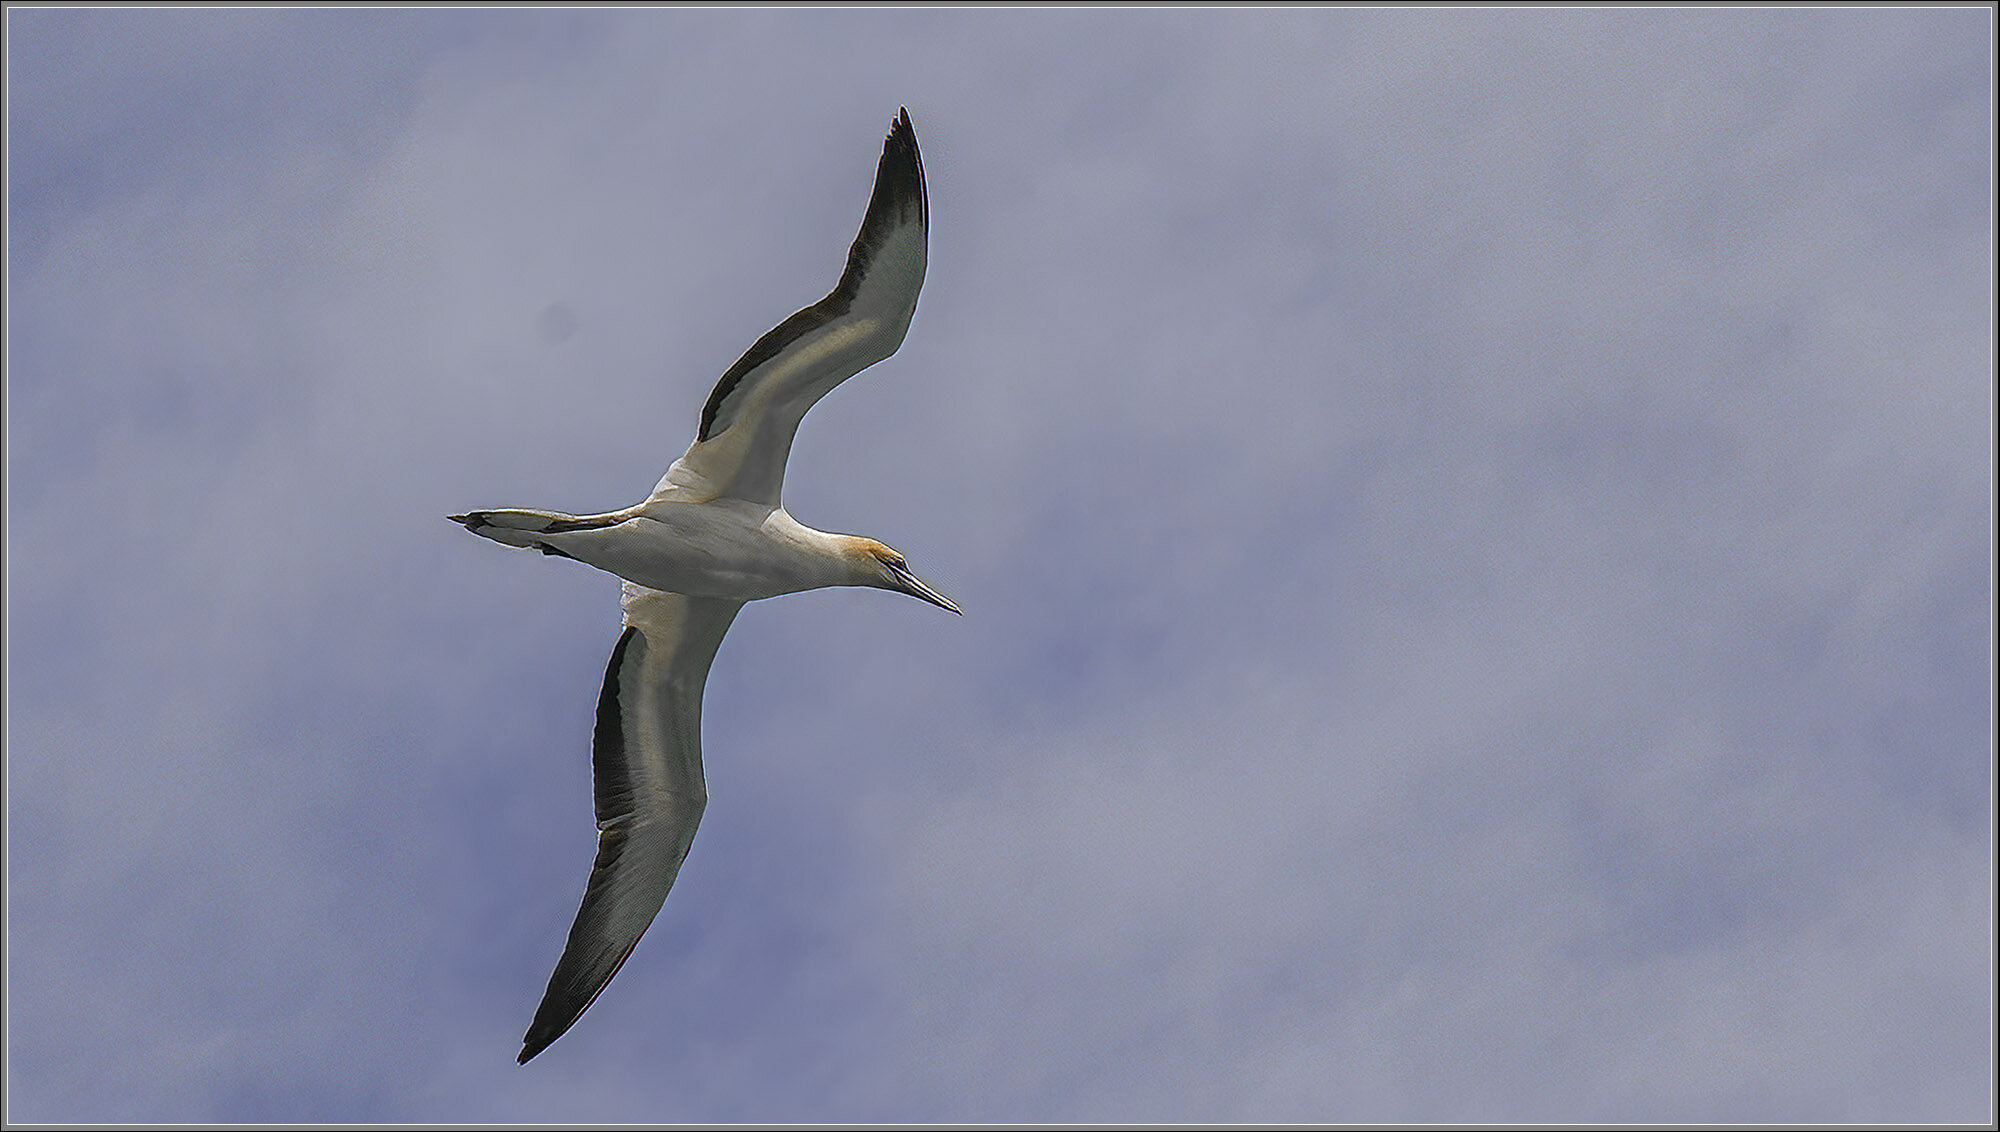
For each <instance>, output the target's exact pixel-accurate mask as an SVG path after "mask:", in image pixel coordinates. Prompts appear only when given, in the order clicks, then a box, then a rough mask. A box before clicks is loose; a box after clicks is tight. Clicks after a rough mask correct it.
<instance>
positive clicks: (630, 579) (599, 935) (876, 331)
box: [448, 109, 959, 1064]
mask: <svg viewBox="0 0 2000 1132" xmlns="http://www.w3.org/2000/svg"><path fill="white" fill-rule="evenodd" d="M929 214H930V208H929V203H928V201H927V200H926V198H925V193H924V167H923V162H922V160H921V159H920V158H919V156H918V154H917V136H916V132H915V131H914V130H913V129H912V128H911V127H910V114H909V111H908V110H907V109H905V110H901V111H899V112H898V113H897V115H896V120H895V121H894V122H893V123H892V124H891V125H890V128H889V136H888V138H887V140H886V141H885V142H884V143H883V146H882V160H881V162H880V164H879V165H877V167H876V170H875V189H874V192H873V193H872V194H871V195H870V196H869V198H868V211H867V213H866V214H865V215H864V216H863V217H862V219H861V232H860V234H859V235H857V236H856V237H855V238H854V245H853V247H852V248H850V249H849V250H848V253H847V268H846V270H845V271H843V272H841V275H840V282H839V283H837V284H835V286H834V288H833V290H832V291H831V292H830V293H829V294H828V295H827V296H826V297H825V298H823V299H821V300H820V301H818V302H816V303H814V304H812V305H811V306H809V307H806V308H805V309H804V310H801V311H799V312H798V313H796V314H794V315H792V316H791V317H790V318H787V319H786V320H785V321H783V322H781V323H779V324H778V325H777V327H776V328H775V329H773V330H771V331H770V332H769V333H767V334H765V335H764V336H763V337H762V338H759V339H757V341H756V342H755V343H754V344H752V345H751V347H750V349H749V350H748V351H747V352H746V353H744V355H743V356H742V357H741V358H738V359H737V361H736V364H735V365H732V366H730V367H729V368H728V369H727V370H726V371H724V372H723V374H722V378H721V379H720V380H719V381H717V382H716V383H715V389H714V391H713V392H711V393H710V394H709V396H708V401H707V403H706V404H705V405H704V406H703V407H702V410H701V423H700V427H699V428H698V429H697V430H696V432H695V438H694V443H693V444H691V445H689V446H688V450H687V452H686V453H685V454H683V455H682V456H681V458H680V459H678V460H676V461H674V463H673V466H672V467H670V468H668V469H667V474H666V475H665V476H664V477H662V478H661V480H660V482H659V484H658V485H657V486H655V487H654V488H653V493H652V494H651V495H649V496H647V497H646V500H645V501H644V502H642V503H639V504H637V505H635V506H632V507H627V508H625V509H624V510H622V511H610V512H606V513H604V514H601V515H566V514H563V513H562V512H559V511H529V510H519V509H510V510H496V511H469V512H467V513H465V514H463V515H451V516H448V518H450V519H451V521H452V522H454V523H462V524H464V525H465V528H466V529H467V530H469V531H471V532H472V533H473V534H476V535H481V536H483V537H486V538H489V539H492V540H493V541H495V542H498V543H502V544H504V545H507V546H513V547H521V548H524V549H528V550H539V551H541V552H542V553H543V554H552V555H558V556H560V557H563V558H573V559H575V560H577V561H578V562H582V563H584V564H586V565H589V566H595V567H597V568H598V569H600V570H604V571H607V572H609V573H612V574H616V575H617V576H618V577H620V578H622V579H624V587H623V588H624V594H623V606H624V611H625V627H624V631H623V632H622V633H621V634H620V635H619V637H618V643H617V645H616V646H614V647H613V648H612V650H611V663H610V665H609V666H608V667H607V668H606V669H605V673H604V689H603V691H602V692H601V693H600V694H599V696H598V701H597V724H596V731H595V734H594V736H593V738H592V744H591V778H592V789H593V793H594V795H595V801H596V809H597V860H596V863H595V864H594V865H593V866H592V867H591V870H590V882H589V884H588V885H587V886H586V887H585V889H584V893H583V906H582V907H581V908H580V909H578V911H577V914H576V922H575V923H574V924H573V925H572V926H571V927H570V932H569V941H568V943H567V944H565V945H564V947H563V952H562V957H561V958H560V959H559V960H557V962H556V968H555V973H554V974H552V975H551V976H550V977H549V985H548V990H547V991H546V992H545V993H544V994H543V996H542V1002H541V1006H540V1007H538V1008H537V1009H536V1011H535V1017H534V1021H533V1023H532V1024H531V1025H530V1026H529V1027H528V1032H527V1035H526V1037H525V1038H524V1039H523V1041H522V1046H521V1055H520V1058H519V1060H520V1062H521V1063H522V1064H525V1063H526V1062H527V1061H528V1059H529V1058H531V1057H534V1056H535V1055H536V1054H538V1053H540V1052H541V1051H542V1050H544V1049H546V1048H547V1047H548V1045H549V1043H550V1042H553V1041H555V1040H556V1039H557V1038H559V1037H561V1036H562V1035H563V1033H564V1032H565V1031H567V1030H568V1029H569V1028H570V1026H571V1025H572V1024H574V1023H575V1022H576V1020H577V1018H578V1017H580V1016H581V1015H582V1014H583V1012H584V1010H585V1009H586V1008H588V1007H589V1006H590V1004H591V1002H592V1001H594V1000H595V999H596V998H597V995H598V993H599V992H601V991H602V990H603V989H604V986H605V984H606V983H608V982H610V981H611V977H612V976H613V975H615V974H617V973H618V968H619V967H620V965H622V964H623V963H624V962H625V959H626V957H627V956H629V955H630V954H631V953H632V948H633V946H634V945H635V944H637V943H638V942H639V937H640V936H641V935H642V934H644V932H645V930H646V928H647V926H648V925H650V924H651V923H652V922H653V917H654V915H655V914H657V913H658V912H659V910H660V906H661V905H662V904H663V903H665V901H666V899H667V892H668V890H669V889H671V888H672V887H673V885H674V878H675V877H676V876H677V875H678V874H679V873H680V868H681V862H682V860H684V859H685V858H686V856H687V851H688V846H689V844H690V843H691V842H692V841H693V840H694V831H695V826H696V825H697V824H699V823H700V821H701V813H702V809H703V807H704V806H705V805H706V804H707V800H708V792H707V789H706V787H705V786H704V784H703V778H702V770H701V696H702V687H703V685H704V684H705V683H706V682H707V680H708V669H709V664H710V662H712V661H713V660H714V659H715V650H716V648H717V647H718V646H720V645H721V644H722V635H723V634H724V633H726V632H727V631H728V630H729V623H730V622H731V621H732V620H734V619H735V617H736V611H737V610H739V609H741V608H742V607H743V603H744V602H747V601H754V600H756V599H758V598H765V597H773V596H776V595H778V594H784V593H795V592H797V591H800V590H810V589H817V588H819V587H822V586H874V587H876V588H878V589H885V590H895V591H896V592H898V593H905V594H909V595H911V596H912V597H918V598H922V599H923V600H925V601H927V602H930V603H931V604H933V605H937V606H941V607H942V608H945V609H948V610H950V611H952V612H953V613H958V612H959V608H958V606H957V605H955V604H953V603H952V601H951V599H950V598H948V597H946V596H944V595H943V594H941V593H939V592H938V591H937V590H935V589H933V588H932V587H931V586H930V585H929V584H928V583H926V582H924V581H922V580H921V579H919V578H918V577H917V576H916V575H915V574H913V573H911V572H910V567H909V563H908V562H907V561H905V560H904V558H903V556H902V555H901V554H898V553H897V552H896V551H894V550H891V549H890V548H889V547H887V546H885V545H883V544H882V543H879V542H877V541H875V540H874V539H871V538H861V537H858V536H855V535H840V534H829V533H827V532H825V531H817V530H814V529H813V528H811V527H808V526H805V525H804V524H802V523H800V522H798V521H797V520H795V519H793V518H792V517H791V515H789V514H787V513H786V511H785V508H784V505H783V501H782V499H781V498H780V496H781V492H782V488H783V486H784V478H785V458H786V456H787V455H788V454H789V453H790V452H791V448H792V437H793V434H794V433H795V432H796V431H797V429H798V427H799V421H800V419H801V418H803V417H804V416H805V414H806V410H808V409H810V408H812V406H813V404H814V403H815V402H817V401H818V400H819V399H820V398H821V397H824V396H826V394H827V392H828V391H829V390H831V389H832V388H833V387H834V386H836V385H839V384H840V383H841V382H843V381H846V380H847V379H848V378H850V377H853V376H854V375H855V374H857V373H859V372H861V371H862V370H864V369H866V368H868V367H869V366H871V365H874V364H875V363H876V362H879V361H881V360H882V359H883V358H886V357H888V356H889V355H890V354H893V353H895V352H896V347H898V346H899V345H901V344H902V341H903V335H904V334H905V333H906V332H907V331H908V329H909V326H910V316H911V314H912V313H913V312H914V311H915V310H916V306H917V291H918V289H919V288H921V287H922V286H923V282H924V260H925V254H926V248H927V237H926V229H927V227H928V224H929V219H930V215H929Z"/></svg>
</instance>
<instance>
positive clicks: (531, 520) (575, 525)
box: [445, 509, 603, 557]
mask: <svg viewBox="0 0 2000 1132" xmlns="http://www.w3.org/2000/svg"><path fill="white" fill-rule="evenodd" d="M445 518H447V519H450V520H451V521H452V522H454V523H460V524H463V525H464V527H465V529H466V530H468V531H471V532H472V533H473V534H476V535H478V536H480V537H481V538H490V539H492V540H493V541H494V542H497V543H503V544H505V545H507V546H518V547H521V548H522V549H524V550H539V551H541V552H542V553H543V554H562V553H563V552H562V551H560V550H557V549H556V548H554V547H552V546H550V545H549V544H548V543H547V542H546V541H544V538H543V536H545V535H551V534H565V533H568V532H570V531H575V530H582V529H585V528H586V527H593V526H602V525H603V524H602V522H601V521H599V517H597V516H591V517H588V518H578V517H577V516H575V515H565V514H563V513H562V512H560V511H526V510H520V509H508V510H504V511H468V512H466V513H465V514H463V515H446V516H445ZM565 557H567V555H565Z"/></svg>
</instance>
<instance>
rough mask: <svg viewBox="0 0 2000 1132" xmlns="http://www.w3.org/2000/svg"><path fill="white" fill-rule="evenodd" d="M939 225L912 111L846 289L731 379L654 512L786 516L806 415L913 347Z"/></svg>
mask: <svg viewBox="0 0 2000 1132" xmlns="http://www.w3.org/2000/svg"><path fill="white" fill-rule="evenodd" d="M929 222H930V207H929V204H928V202H927V201H926V199H925V193H924V166H923V161H922V159H921V158H920V157H919V155H918V153H917V135H916V132H915V131H914V130H912V129H911V128H910V113H909V111H908V110H904V111H901V112H900V113H898V114H897V116H896V121H895V123H894V124H893V125H892V126H890V128H889V137H888V139H887V140H886V141H885V142H884V143H883V145H882V161H881V164H880V165H878V166H877V167H876V170H875V191H874V194H873V195H871V196H870V197H869V198H868V212H867V215H865V216H864V217H863V218H862V220H861V233H860V235H858V236H856V237H855V238H854V246H853V247H852V248H851V249H849V251H848V253H847V270H846V271H844V272H842V273H841V276H840V282H839V284H838V285H836V286H835V287H834V289H833V291H832V292H831V293H830V294H828V295H827V296H826V298H824V299H821V300H820V301H819V302H816V303H814V304H813V305H811V306H809V307H807V308H805V309H804V310H802V311H800V312H798V313H797V314H795V315H793V316H792V317H790V318H788V319H786V320H785V321H783V322H781V323H779V324H778V325H777V327H776V328H775V329H773V330H772V331H770V332H769V333H768V334H765V335H764V336H763V337H762V338H759V339H757V342H756V344H755V345H753V346H751V347H750V349H749V351H748V352H747V353H745V354H744V355H743V356H742V357H741V358H738V359H737V360H736V364H735V365H733V366H730V367H729V369H728V371H727V372H725V373H724V374H723V375H722V379H721V380H720V381H717V382H716V383H715V390H714V392H712V393H710V394H709V396H708V404H707V405H706V406H704V407H703V408H702V411H701V428H700V430H699V431H698V432H697V433H696V434H695V441H694V444H692V445H691V446H689V448H688V450H687V454H686V455H684V456H682V457H681V458H680V459H679V460H676V461H675V462H674V465H673V467H671V468H669V469H668V470H667V474H666V476H665V477H664V478H662V479H661V480H660V483H659V486H657V487H655V488H654V489H653V495H652V497H651V498H650V499H648V500H647V503H648V504H650V503H653V502H658V501H686V502H695V503H699V502H705V501H707V500H710V499H714V498H716V497H718V496H730V497H733V498H737V499H746V500H749V501H751V502H755V503H768V504H770V505H771V506H773V507H776V506H778V505H779V494H780V492H781V490H782V489H783V487H784V481H785V458H786V457H787V456H789V455H790V454H791V450H792V436H793V435H794V434H795V433H796V432H797V430H798V427H799V421H800V420H801V419H802V418H804V416H805V415H806V410H807V409H810V408H812V407H813V404H814V403H815V402H817V401H818V400H819V399H820V398H821V397H824V396H826V393H827V391H828V390H830V389H832V388H833V387H834V386H836V385H839V384H840V383H841V382H843V381H846V380H847V379H848V378H850V377H853V376H854V375H855V374H857V373H860V372H861V371H862V370H864V369H866V368H868V367H869V366H871V365H874V364H875V363H876V362H879V361H881V360H882V359H883V358H886V357H888V356H889V355H890V354H893V353H895V352H896V347H897V346H900V345H901V344H902V342H903V334H904V333H905V332H906V331H907V330H908V329H909V327H910V315H911V313H912V312H914V311H915V310H916V308H917V291H918V290H919V289H920V288H921V287H922V286H923V283H924V262H925V255H926V229H927V226H928V224H929Z"/></svg>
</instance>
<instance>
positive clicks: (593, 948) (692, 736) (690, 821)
mask: <svg viewBox="0 0 2000 1132" xmlns="http://www.w3.org/2000/svg"><path fill="white" fill-rule="evenodd" d="M624 604H625V631H624V633H623V634H621V635H620V636H619V638H618V645H617V647H616V648H614V649H612V651H611V663H610V665H609V666H608V667H607V668H606V670H605V673H604V690H603V692H602V693H601V694H600V695H599V697H598V701H597V732H596V735H595V737H594V739H593V741H592V746H591V779H592V784H593V789H594V793H595V795H596V805H597V863H596V864H595V865H594V866H592V868H591V870H590V884H589V886H588V887H587V888H585V890H584V893H583V907H582V908H580V909H579V910H578V911H577V914H576V923H575V924H574V925H572V926H571V927H570V931H569V942H568V943H567V944H566V945H564V947H563V953H562V958H561V959H560V960H558V961H557V962H556V969H555V973H554V974H553V975H551V976H549V987H548V990H547V991H546V992H545V993H544V994H543V996H542V1004H541V1006H540V1007H538V1008H537V1009H536V1011H535V1020H534V1023H533V1025H531V1026H529V1028H528V1033H527V1037H526V1038H525V1039H524V1040H523V1042H522V1046H521V1056H520V1060H521V1061H522V1062H524V1063H525V1062H526V1061H527V1060H528V1059H529V1058H531V1057H533V1056H535V1055H536V1054H538V1053H540V1052H541V1051H542V1050H543V1049H544V1048H546V1047H547V1046H548V1044H549V1043H550V1042H553V1041H555V1040H556V1039H557V1038H559V1037H561V1036H562V1035H563V1032H564V1031H566V1030H568V1029H569V1028H570V1026H571V1025H572V1024H573V1023H574V1022H575V1021H576V1020H577V1018H578V1017H579V1016H580V1015H582V1014H583V1012H584V1010H585V1009H586V1008H588V1007H589V1006H590V1004H591V1002H592V1001H593V1000H594V999H596V997H597V994H598V992H599V991H601V990H603V989H604V985H605V984H606V983H608V982H610V981H611V976H613V975H615V974H617V973H618V967H619V965H620V964H622V963H624V962H625V957H626V956H627V955H630V954H631V953H632V948H633V946H634V945H635V944H637V943H638V942H639V937H640V936H641V935H642V934H644V933H645V931H646V927H647V925H649V924H651V923H652V922H653V916H654V915H655V914H656V913H658V912H659V910H660V905H661V904H663V903H665V901H666V899H667V891H668V890H669V889H671V888H672V887H673V886H674V878H675V877H676V876H677V875H679V873H680V868H681V861H682V860H683V859H684V858H685V857H686V856H687V851H688V845H689V844H690V843H692V842H693V840H694V831H695V826H696V825H697V824H699V823H700V821H701V811H702V807H703V806H704V805H705V804H706V803H707V799H708V791H707V788H706V786H705V785H704V783H703V780H702V773H701V693H702V686H703V685H704V684H705V683H706V682H707V680H708V668H709V664H710V662H712V661H713V660H714V659H715V650H716V648H717V647H718V646H719V645H721V643H722V635H723V634H724V633H725V632H727V631H728V630H729V623H730V622H731V621H732V620H734V619H735V617H736V611H737V610H738V609H741V608H742V606H743V603H742V602H739V601H732V600H728V599H722V598H698V597H684V596H682V595H680V594H669V593H661V592H660V591H658V590H649V589H646V588H644V587H641V586H636V585H633V584H632V583H631V582H627V583H625V600H624Z"/></svg>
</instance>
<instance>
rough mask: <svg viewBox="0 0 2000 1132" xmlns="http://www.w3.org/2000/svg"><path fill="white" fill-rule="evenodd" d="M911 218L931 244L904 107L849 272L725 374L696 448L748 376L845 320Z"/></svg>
mask: <svg viewBox="0 0 2000 1132" xmlns="http://www.w3.org/2000/svg"><path fill="white" fill-rule="evenodd" d="M912 213H914V214H915V220H916V223H917V226H918V230H919V231H920V232H922V233H924V235H925V242H926V244H928V242H929V230H930V216H931V210H930V198H929V194H928V193H927V191H926V190H925V187H924V163H923V155H922V154H920V153H919V152H918V151H917V133H916V130H915V128H914V127H912V126H911V125H910V111H909V108H908V107H903V108H901V109H900V110H898V111H897V114H896V120H895V121H894V122H893V123H891V125H890V127H889V136H888V137H887V138H886V139H884V141H883V143H882V159H881V161H880V162H878V163H877V164H876V166H875V189H874V191H873V192H872V193H871V194H870V195H869V197H868V211H867V212H866V213H865V214H864V215H863V216H862V219H861V231H860V232H859V233H858V234H857V235H856V236H855V237H854V244H853V246H851V247H850V248H848V251H847V267H846V269H845V270H844V271H842V272H841V275H840V282H839V283H837V284H835V285H834V288H833V290H832V291H830V292H828V293H827V296H826V297H825V298H823V299H821V300H820V301H819V302H816V303H814V304H813V305H811V306H809V307H806V308H805V309H804V310H801V311H799V312H797V313H795V314H793V315H792V316H791V317H790V318H787V319H786V320H785V321H783V322H781V323H779V324H778V325H777V326H776V327H774V328H772V329H771V330H770V331H768V332H766V333H765V335H764V336H763V337H762V338H759V339H757V341H756V342H754V343H752V344H751V346H750V348H749V349H748V350H746V351H744V353H743V356H742V357H740V358H738V359H736V364H735V365H732V366H730V367H729V368H728V369H727V370H725V371H723V374H722V377H721V378H720V379H718V380H717V381H716V383H715V388H714V389H713V390H711V391H710V392H709V395H708V402H707V404H705V405H703V406H702V409H701V427H700V428H699V429H698V430H697V431H696V433H695V441H696V442H697V443H699V442H701V441H704V440H707V439H708V438H709V436H710V435H711V434H712V433H713V431H714V428H715V418H716V414H717V413H719V412H720V411H721V410H722V405H723V402H724V401H727V400H728V399H729V395H730V394H731V393H733V392H735V390H736V387H737V385H738V384H739V383H741V382H742V380H743V378H744V376H745V375H746V374H748V373H750V372H751V371H752V370H754V369H756V368H757V367H758V366H761V365H763V364H764V363H765V362H768V361H770V360H771V359H772V358H775V357H777V356H778V355H779V354H780V353H782V352H783V351H784V349H785V347H787V346H790V345H791V344H792V343H793V342H795V341H797V340H798V339H799V338H801V337H803V336H804V335H806V334H808V333H810V332H812V331H813V330H816V329H818V328H819V327H822V326H825V325H826V324H827V323H829V322H832V321H834V320H835V319H837V318H840V317H841V316H842V315H845V314H846V313H847V312H848V310H849V309H850V308H851V307H852V306H853V304H854V299H855V296H856V295H857V294H859V293H860V290H861V285H862V283H863V282H864V281H865V280H866V278H867V276H868V269H869V266H870V265H871V264H872V263H873V262H874V257H875V253H876V251H878V250H879V249H880V248H881V246H882V244H883V243H884V242H885V241H886V240H887V239H888V236H889V233H890V232H892V231H894V230H895V229H897V228H900V227H902V226H903V225H905V224H908V223H909V222H910V220H911V216H912Z"/></svg>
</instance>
